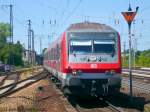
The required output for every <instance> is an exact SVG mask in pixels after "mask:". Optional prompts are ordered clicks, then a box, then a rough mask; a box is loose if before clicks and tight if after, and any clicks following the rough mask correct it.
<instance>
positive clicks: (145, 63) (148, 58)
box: [122, 49, 150, 67]
mask: <svg viewBox="0 0 150 112" xmlns="http://www.w3.org/2000/svg"><path fill="white" fill-rule="evenodd" d="M122 54H123V53H122ZM125 54H126V55H125V56H124V55H122V65H123V66H124V67H128V55H127V54H128V51H126V53H125ZM134 60H135V62H134ZM132 66H133V67H150V49H149V50H144V51H137V52H136V53H135V59H134V56H133V52H132Z"/></svg>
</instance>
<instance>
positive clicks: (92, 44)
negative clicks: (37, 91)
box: [43, 22, 121, 96]
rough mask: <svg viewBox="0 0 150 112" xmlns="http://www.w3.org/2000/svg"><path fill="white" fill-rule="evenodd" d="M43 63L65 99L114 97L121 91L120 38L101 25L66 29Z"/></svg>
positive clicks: (94, 24) (50, 47)
mask: <svg viewBox="0 0 150 112" xmlns="http://www.w3.org/2000/svg"><path fill="white" fill-rule="evenodd" d="M43 63H44V68H45V69H46V70H48V71H49V72H51V73H52V74H53V77H55V78H56V79H57V81H58V82H59V83H60V85H61V89H62V90H63V91H64V93H65V94H68V95H79V96H86V95H94V94H96V95H99V96H102V95H115V94H116V93H118V92H119V90H120V87H121V76H120V74H121V52H120V36H119V34H118V32H117V31H116V30H114V29H113V28H111V27H110V26H107V25H105V24H100V23H91V22H83V23H76V24H72V25H70V27H69V28H68V29H67V30H66V31H65V32H64V33H63V34H62V35H61V36H60V38H59V39H58V40H57V41H55V42H54V43H52V44H51V45H50V46H49V48H47V50H46V51H45V53H44V62H43Z"/></svg>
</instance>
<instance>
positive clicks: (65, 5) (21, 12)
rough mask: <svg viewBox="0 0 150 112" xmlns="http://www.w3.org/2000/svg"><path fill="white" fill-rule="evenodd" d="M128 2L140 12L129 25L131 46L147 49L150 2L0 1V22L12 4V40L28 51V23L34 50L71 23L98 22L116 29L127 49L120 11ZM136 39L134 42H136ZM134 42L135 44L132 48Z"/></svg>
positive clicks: (4, 18)
mask: <svg viewBox="0 0 150 112" xmlns="http://www.w3.org/2000/svg"><path fill="white" fill-rule="evenodd" d="M129 3H130V4H131V7H132V9H133V10H135V9H136V7H137V6H139V11H138V13H137V15H136V17H135V22H134V24H132V46H134V47H135V48H137V50H147V49H150V45H149V43H150V34H149V32H150V14H149V13H150V0H0V22H9V7H8V6H7V5H10V4H12V5H13V17H14V18H13V22H14V41H15V42H17V41H20V42H21V44H23V46H24V47H25V48H26V49H27V46H28V43H27V40H28V38H27V35H28V34H27V30H28V20H29V19H30V20H31V27H32V29H33V30H34V33H35V50H36V51H37V52H38V53H40V40H41V43H42V45H41V46H42V47H41V48H42V49H43V48H47V47H48V45H50V44H51V43H52V42H53V41H54V40H55V39H57V38H58V37H59V36H60V34H61V33H62V32H63V31H65V30H66V29H67V27H69V25H70V24H73V23H78V22H84V21H89V22H98V23H103V24H107V25H109V26H111V27H113V28H114V29H116V30H117V31H118V32H119V33H120V36H121V43H122V44H121V45H122V50H123V48H124V47H123V46H124V43H125V47H126V49H128V26H127V23H126V21H125V20H124V18H123V16H122V15H121V12H123V11H127V10H128V7H129ZM135 40H137V42H136V41H135ZM135 43H137V44H136V45H135Z"/></svg>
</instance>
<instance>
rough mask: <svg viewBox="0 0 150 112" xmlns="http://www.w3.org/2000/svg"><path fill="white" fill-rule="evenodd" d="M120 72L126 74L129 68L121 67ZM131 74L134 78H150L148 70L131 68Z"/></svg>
mask: <svg viewBox="0 0 150 112" xmlns="http://www.w3.org/2000/svg"><path fill="white" fill-rule="evenodd" d="M122 73H123V74H124V75H127V76H128V74H129V69H122ZM132 76H133V77H136V78H149V79H150V70H142V69H133V70H132Z"/></svg>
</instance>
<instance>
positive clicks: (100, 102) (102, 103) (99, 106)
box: [74, 97, 124, 112]
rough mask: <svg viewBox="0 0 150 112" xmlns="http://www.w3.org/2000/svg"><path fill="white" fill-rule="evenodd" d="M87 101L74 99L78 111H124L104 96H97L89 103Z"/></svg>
mask: <svg viewBox="0 0 150 112" xmlns="http://www.w3.org/2000/svg"><path fill="white" fill-rule="evenodd" d="M87 102H88V101H87ZM87 102H77V101H74V105H75V109H76V111H77V112H124V111H123V110H122V109H121V108H118V107H116V106H114V105H113V104H111V103H110V102H109V101H108V100H106V99H104V98H98V97H96V99H95V100H92V101H91V102H88V103H87ZM92 102H93V103H92ZM75 103H76V104H75ZM82 103H83V104H82ZM93 104H94V105H93Z"/></svg>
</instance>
